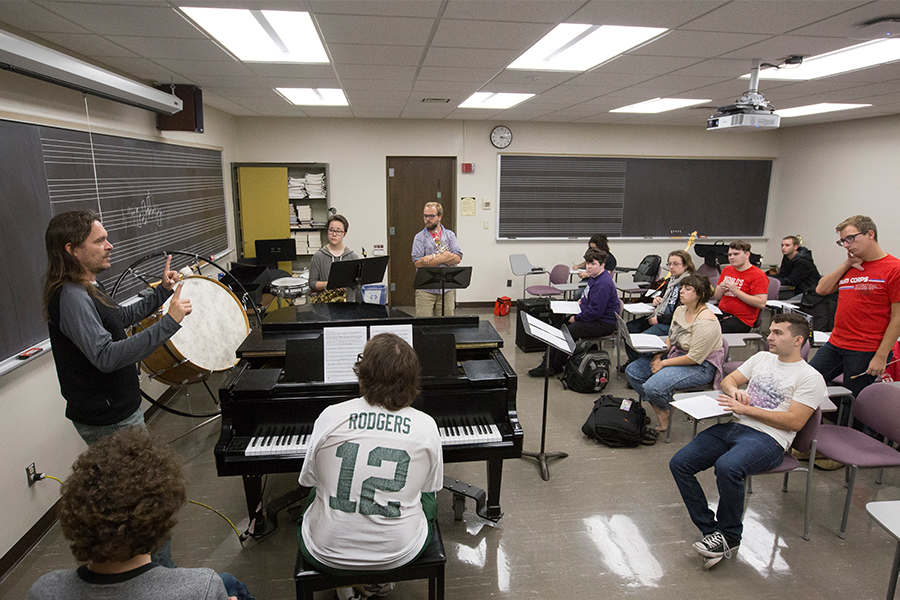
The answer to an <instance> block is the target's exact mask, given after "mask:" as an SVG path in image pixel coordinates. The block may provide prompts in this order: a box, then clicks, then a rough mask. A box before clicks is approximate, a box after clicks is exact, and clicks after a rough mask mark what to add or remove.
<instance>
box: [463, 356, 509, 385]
mask: <svg viewBox="0 0 900 600" xmlns="http://www.w3.org/2000/svg"><path fill="white" fill-rule="evenodd" d="M460 364H461V365H462V368H463V372H464V373H465V374H466V377H467V378H468V379H469V380H470V381H488V380H496V379H502V378H503V377H504V375H505V373H504V372H503V367H501V366H500V364H499V363H498V362H497V361H496V360H493V359H481V360H464V361H462V362H461V363H460Z"/></svg>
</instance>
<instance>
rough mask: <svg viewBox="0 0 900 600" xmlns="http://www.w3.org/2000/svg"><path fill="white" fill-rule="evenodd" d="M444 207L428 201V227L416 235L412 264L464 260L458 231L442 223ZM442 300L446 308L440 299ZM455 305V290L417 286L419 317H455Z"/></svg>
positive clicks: (434, 264)
mask: <svg viewBox="0 0 900 600" xmlns="http://www.w3.org/2000/svg"><path fill="white" fill-rule="evenodd" d="M443 216H444V209H443V207H442V206H441V203H440V202H429V203H428V204H426V205H425V210H424V211H423V213H422V217H423V218H424V219H425V228H424V229H423V230H422V231H420V232H419V233H417V234H416V237H415V238H413V246H412V260H413V266H415V267H416V268H417V269H418V268H419V267H452V266H453V265H458V264H459V263H460V262H462V250H460V248H459V243H458V242H457V241H456V235H455V234H454V233H453V232H452V231H450V230H449V229H447V228H446V227H444V226H443V225H441V217H443ZM442 302H443V310H442V309H441V303H442ZM455 306H456V290H447V291H446V292H444V294H443V295H441V290H416V316H417V317H432V316H434V317H440V316H447V317H452V316H453V313H454V308H455Z"/></svg>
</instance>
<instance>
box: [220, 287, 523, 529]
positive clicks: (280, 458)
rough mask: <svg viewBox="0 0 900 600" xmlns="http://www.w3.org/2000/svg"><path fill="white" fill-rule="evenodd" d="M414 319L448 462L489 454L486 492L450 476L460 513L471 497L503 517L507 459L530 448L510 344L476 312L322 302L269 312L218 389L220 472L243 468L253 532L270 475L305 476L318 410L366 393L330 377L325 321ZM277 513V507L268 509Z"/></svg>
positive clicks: (421, 403)
mask: <svg viewBox="0 0 900 600" xmlns="http://www.w3.org/2000/svg"><path fill="white" fill-rule="evenodd" d="M405 324H410V325H412V330H413V336H414V347H415V348H416V351H417V353H418V354H419V356H420V361H421V362H422V370H423V374H422V379H421V393H420V395H419V397H418V398H417V399H416V401H415V402H414V403H413V406H414V407H416V408H418V409H419V410H422V411H424V412H426V413H428V414H429V415H431V416H432V417H433V418H434V419H435V421H436V422H437V425H438V428H439V431H440V434H441V442H442V445H443V456H444V462H445V463H453V462H470V461H485V463H486V466H487V492H486V493H485V491H484V490H482V489H481V488H478V487H474V486H471V485H469V484H467V483H463V482H459V481H457V480H455V479H451V478H448V477H445V480H444V487H445V488H447V489H450V490H451V491H453V502H454V512H455V514H456V517H457V518H461V517H462V512H463V510H464V508H465V497H471V498H474V499H475V500H476V505H477V509H476V510H477V512H478V514H479V515H480V516H482V517H483V518H486V519H490V520H493V521H497V520H499V519H500V517H501V516H502V514H503V513H502V511H501V509H500V485H501V479H502V473H503V460H504V459H507V458H518V457H520V456H521V454H522V437H523V434H522V428H521V426H520V424H519V420H518V415H517V413H516V374H515V371H513V369H512V367H511V366H510V365H509V363H508V362H507V361H506V359H505V358H504V356H503V354H502V353H501V352H500V348H501V347H502V345H503V341H502V339H501V338H500V336H499V335H498V334H497V332H496V330H495V329H494V328H493V326H492V325H491V324H490V323H489V322H487V321H480V320H479V319H478V318H477V317H443V318H424V319H417V318H414V317H412V316H410V315H408V314H406V313H405V312H402V311H399V310H396V309H392V308H389V307H385V306H379V305H370V304H340V303H338V304H314V305H308V306H300V307H293V306H290V307H287V308H283V309H279V310H276V311H273V312H271V313H269V314H268V315H267V316H266V318H265V320H264V322H263V324H262V329H261V330H259V329H256V330H254V331H252V332H251V333H250V335H249V336H248V337H247V339H246V340H245V341H244V343H243V344H242V345H241V346H240V347H239V348H238V350H237V356H238V358H239V359H240V362H239V363H238V364H237V366H236V367H235V369H234V370H233V371H232V373H231V374H230V376H229V377H228V378H227V379H226V380H225V382H224V383H223V385H222V387H221V388H220V389H219V398H220V401H221V404H222V431H221V435H220V436H219V440H218V442H217V443H216V447H215V459H216V469H217V472H218V475H219V476H220V477H225V476H234V475H240V476H241V477H242V480H243V483H244V493H245V495H246V499H247V510H248V512H249V516H250V526H249V528H248V533H249V534H251V535H254V536H259V535H263V534H265V533H266V532H267V531H269V530H270V529H271V527H272V526H273V525H274V520H273V518H272V517H273V516H272V515H271V514H270V515H269V517H270V520H269V521H268V522H267V521H266V519H265V518H264V512H265V511H264V510H263V503H262V500H263V498H262V476H263V475H266V474H268V473H299V472H300V469H301V467H302V465H303V459H304V457H305V454H306V447H305V445H304V444H305V443H306V442H307V438H308V436H309V434H310V433H311V432H312V426H313V423H314V421H315V420H316V417H318V415H319V413H321V412H322V410H323V409H324V408H325V407H326V406H328V405H330V404H335V403H338V402H343V401H344V400H349V399H351V398H356V397H358V396H359V386H358V384H356V383H355V382H353V383H325V382H324V381H323V376H322V372H323V371H322V363H323V353H322V337H323V336H322V332H323V329H324V328H325V327H346V326H361V325H365V326H371V325H405ZM268 512H272V511H271V510H269V511H268Z"/></svg>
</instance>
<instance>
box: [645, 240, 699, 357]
mask: <svg viewBox="0 0 900 600" xmlns="http://www.w3.org/2000/svg"><path fill="white" fill-rule="evenodd" d="M666 268H667V269H668V270H669V278H668V279H666V280H665V282H664V283H663V286H662V287H661V288H660V290H659V291H660V294H659V295H658V296H656V297H655V298H653V307H654V308H653V312H652V313H650V314H649V315H648V316H646V317H642V318H640V319H634V320H633V321H629V322H628V331H630V332H631V333H648V334H650V335H667V334H668V333H669V325H670V324H671V323H672V315H673V314H674V313H675V309H676V308H678V306H679V305H680V304H681V299H680V298H681V295H680V294H679V292H680V291H681V281H682V280H683V279H684V278H685V277H687V276H689V275H693V274H694V272H695V271H696V270H697V269H696V268H695V267H694V261H693V260H691V255H690V254H688V253H687V251H685V250H673V251H672V252H669V260H668V262H667V263H666ZM632 352H633V350H632Z"/></svg>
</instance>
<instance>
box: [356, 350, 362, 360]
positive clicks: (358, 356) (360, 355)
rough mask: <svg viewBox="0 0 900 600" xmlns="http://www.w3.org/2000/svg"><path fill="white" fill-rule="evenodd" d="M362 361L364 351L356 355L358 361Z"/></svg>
mask: <svg viewBox="0 0 900 600" xmlns="http://www.w3.org/2000/svg"><path fill="white" fill-rule="evenodd" d="M360 361H362V352H360V353H359V354H357V355H356V362H360Z"/></svg>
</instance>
